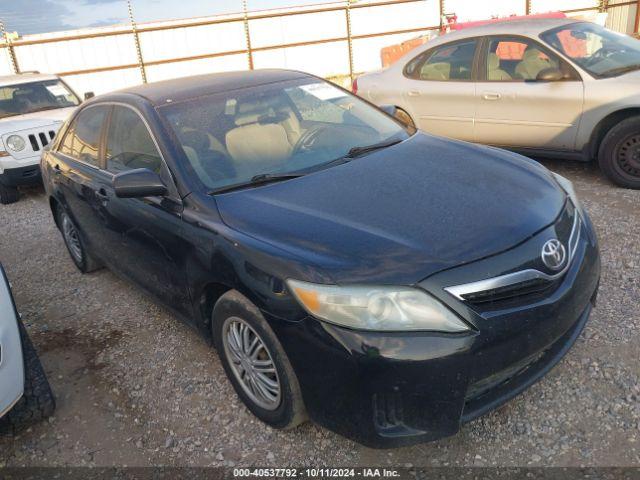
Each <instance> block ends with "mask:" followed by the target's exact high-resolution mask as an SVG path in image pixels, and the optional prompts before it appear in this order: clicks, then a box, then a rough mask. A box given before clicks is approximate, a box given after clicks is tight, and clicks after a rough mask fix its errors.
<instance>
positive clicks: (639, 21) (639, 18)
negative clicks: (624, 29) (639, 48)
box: [633, 0, 640, 37]
mask: <svg viewBox="0 0 640 480" xmlns="http://www.w3.org/2000/svg"><path fill="white" fill-rule="evenodd" d="M633 33H635V34H636V37H637V36H638V34H639V33H640V0H638V3H636V23H635V27H634V29H633Z"/></svg>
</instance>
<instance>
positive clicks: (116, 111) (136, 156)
mask: <svg viewBox="0 0 640 480" xmlns="http://www.w3.org/2000/svg"><path fill="white" fill-rule="evenodd" d="M105 157H106V161H107V171H109V172H111V173H113V174H118V173H121V172H126V171H127V170H133V169H135V168H148V169H149V170H151V171H153V172H155V173H157V174H159V175H160V174H161V173H162V158H161V157H160V153H159V152H158V150H157V148H156V146H155V143H154V142H153V138H151V134H150V133H149V130H148V129H147V126H146V125H145V124H144V122H143V121H142V119H141V118H140V116H139V115H138V114H137V113H136V112H134V111H133V110H131V109H130V108H127V107H122V106H118V105H116V106H114V108H113V113H112V115H111V121H110V123H109V131H108V133H107V145H106V151H105Z"/></svg>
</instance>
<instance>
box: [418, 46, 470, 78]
mask: <svg viewBox="0 0 640 480" xmlns="http://www.w3.org/2000/svg"><path fill="white" fill-rule="evenodd" d="M477 43H478V42H477V40H475V39H473V40H467V41H463V42H457V43H449V44H447V45H442V46H441V47H437V48H436V49H434V50H431V51H429V52H426V53H424V54H423V55H420V56H418V57H416V58H414V59H413V60H411V61H410V62H409V63H408V64H407V66H406V68H405V75H406V76H408V77H409V78H414V79H416V80H435V81H449V80H452V81H460V80H471V77H472V72H473V59H474V56H475V52H476V46H477Z"/></svg>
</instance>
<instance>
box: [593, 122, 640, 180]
mask: <svg viewBox="0 0 640 480" xmlns="http://www.w3.org/2000/svg"><path fill="white" fill-rule="evenodd" d="M598 163H599V165H600V169H601V170H602V172H603V173H604V174H605V175H606V176H607V177H608V178H609V179H610V180H611V181H612V182H614V183H615V184H617V185H619V186H621V187H625V188H633V189H640V116H638V117H631V118H627V119H626V120H622V121H621V122H620V123H618V124H617V125H615V126H614V127H613V128H611V130H609V132H607V134H606V135H605V137H604V139H603V140H602V143H601V144H600V149H599V151H598Z"/></svg>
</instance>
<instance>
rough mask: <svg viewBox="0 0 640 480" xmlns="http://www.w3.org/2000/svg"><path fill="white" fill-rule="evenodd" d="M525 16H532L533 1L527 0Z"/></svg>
mask: <svg viewBox="0 0 640 480" xmlns="http://www.w3.org/2000/svg"><path fill="white" fill-rule="evenodd" d="M524 14H525V15H531V0H525V7H524Z"/></svg>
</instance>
